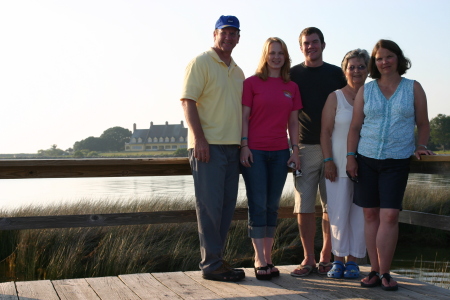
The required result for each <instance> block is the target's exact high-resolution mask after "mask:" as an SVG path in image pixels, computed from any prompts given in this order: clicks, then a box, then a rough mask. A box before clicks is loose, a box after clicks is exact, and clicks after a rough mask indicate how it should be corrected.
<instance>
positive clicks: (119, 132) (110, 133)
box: [91, 126, 132, 151]
mask: <svg viewBox="0 0 450 300" xmlns="http://www.w3.org/2000/svg"><path fill="white" fill-rule="evenodd" d="M131 135H132V132H131V131H130V130H128V129H126V128H123V127H119V126H116V127H111V128H109V129H106V130H105V131H104V132H103V133H102V135H101V136H100V138H101V139H103V140H104V141H105V143H106V148H107V149H108V151H124V150H125V143H128V142H129V141H130V138H131ZM91 150H92V149H91Z"/></svg>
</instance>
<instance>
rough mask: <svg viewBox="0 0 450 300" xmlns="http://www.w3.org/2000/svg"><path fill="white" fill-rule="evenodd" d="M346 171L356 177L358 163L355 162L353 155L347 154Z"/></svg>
mask: <svg viewBox="0 0 450 300" xmlns="http://www.w3.org/2000/svg"><path fill="white" fill-rule="evenodd" d="M346 171H347V172H348V173H349V174H350V176H351V177H352V178H355V177H358V163H357V162H356V158H355V156H354V155H349V156H347V167H346Z"/></svg>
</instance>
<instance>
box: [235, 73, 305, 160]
mask: <svg viewBox="0 0 450 300" xmlns="http://www.w3.org/2000/svg"><path fill="white" fill-rule="evenodd" d="M242 104H243V105H245V106H248V107H250V108H251V112H250V118H249V124H248V147H249V148H250V149H254V150H265V151H277V150H283V149H287V148H289V144H288V140H287V132H286V129H287V124H288V120H289V115H290V114H291V112H292V111H294V110H299V109H301V108H302V107H303V105H302V100H301V97H300V91H299V89H298V86H297V84H296V83H294V82H292V81H290V82H288V83H284V82H283V80H282V79H281V78H273V77H269V78H268V79H267V80H266V81H263V80H262V79H261V78H259V77H257V76H252V77H249V78H247V79H246V80H245V81H244V91H243V93H242Z"/></svg>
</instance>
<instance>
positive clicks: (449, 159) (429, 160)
mask: <svg viewBox="0 0 450 300" xmlns="http://www.w3.org/2000/svg"><path fill="white" fill-rule="evenodd" d="M410 172H411V173H425V174H447V175H449V174H450V155H448V154H440V155H432V156H431V155H422V156H421V157H420V160H418V159H417V158H416V157H413V158H412V159H411V164H410Z"/></svg>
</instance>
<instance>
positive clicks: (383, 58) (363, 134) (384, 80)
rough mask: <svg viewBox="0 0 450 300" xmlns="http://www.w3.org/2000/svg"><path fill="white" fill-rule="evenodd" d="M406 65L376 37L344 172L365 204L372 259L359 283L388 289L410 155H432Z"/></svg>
mask: <svg viewBox="0 0 450 300" xmlns="http://www.w3.org/2000/svg"><path fill="white" fill-rule="evenodd" d="M410 66H411V62H410V61H409V59H407V58H406V57H405V56H404V55H403V52H402V50H401V49H400V47H399V46H398V45H397V44H396V43H395V42H393V41H389V40H380V41H378V43H377V44H376V45H375V47H374V49H373V51H372V55H371V58H370V61H369V75H370V77H372V78H373V79H375V80H374V81H372V82H369V83H367V84H365V85H364V86H363V87H362V88H361V89H360V90H359V91H358V94H357V96H356V99H355V103H354V106H353V117H352V122H351V124H350V130H349V133H348V138H347V151H348V153H347V171H348V172H349V176H350V177H352V178H358V183H356V184H355V190H354V203H355V204H356V205H359V206H361V207H363V211H364V232H365V239H366V247H367V252H368V254H369V258H370V263H371V272H370V273H369V276H367V277H366V278H364V279H363V280H361V286H363V287H374V286H378V285H381V288H382V289H383V290H387V291H394V290H397V289H398V285H397V282H396V281H395V280H393V279H392V277H391V276H390V274H389V270H390V266H391V262H392V258H393V256H394V252H395V246H396V244H397V238H398V216H399V212H400V210H401V209H402V200H403V194H404V192H405V188H406V184H407V181H408V173H409V159H410V157H411V156H412V155H415V156H416V157H417V158H418V159H420V155H432V154H433V153H432V152H431V151H429V150H427V147H426V144H427V142H428V138H429V132H430V125H429V121H428V112H427V98H426V95H425V92H424V90H423V88H422V86H421V85H420V84H419V83H418V82H417V81H414V80H409V79H406V78H403V77H402V76H401V75H403V74H405V73H406V70H408V69H409V68H410ZM415 126H417V132H418V139H417V145H414V128H415ZM380 274H382V275H380Z"/></svg>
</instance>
